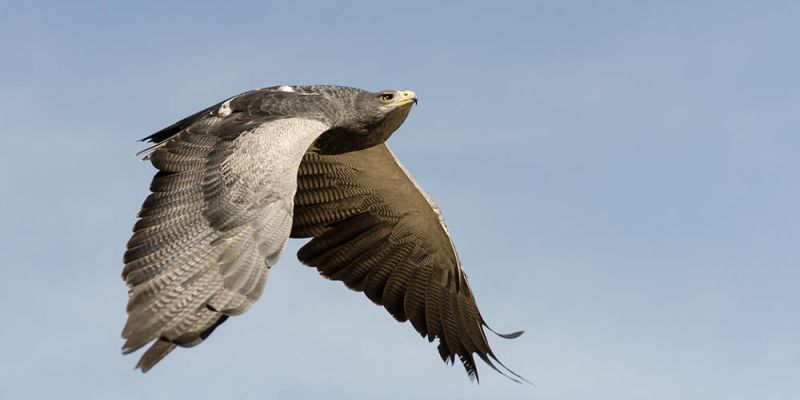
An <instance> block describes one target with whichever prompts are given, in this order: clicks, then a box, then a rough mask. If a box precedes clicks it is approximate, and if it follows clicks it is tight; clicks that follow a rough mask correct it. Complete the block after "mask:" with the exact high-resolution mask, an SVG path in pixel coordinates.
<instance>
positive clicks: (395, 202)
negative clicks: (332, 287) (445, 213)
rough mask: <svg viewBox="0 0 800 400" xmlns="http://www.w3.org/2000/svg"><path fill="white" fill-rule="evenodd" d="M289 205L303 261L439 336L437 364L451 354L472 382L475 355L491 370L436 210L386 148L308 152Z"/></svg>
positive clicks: (480, 325)
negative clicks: (303, 241)
mask: <svg viewBox="0 0 800 400" xmlns="http://www.w3.org/2000/svg"><path fill="white" fill-rule="evenodd" d="M295 202H296V204H297V208H296V209H295V217H294V222H293V226H292V236H293V237H313V239H312V240H311V241H310V242H308V243H307V244H306V245H305V246H303V247H302V248H301V249H300V250H299V252H298V254H297V255H298V258H299V259H300V261H302V262H303V263H305V264H307V265H310V266H313V267H316V268H317V270H318V271H319V272H320V274H322V275H323V276H325V277H327V278H329V279H332V280H339V281H342V282H344V284H345V285H346V286H347V287H349V288H352V289H355V290H359V291H363V292H364V293H365V294H366V296H367V297H368V298H369V299H370V300H372V301H373V302H375V303H377V304H379V305H382V306H384V308H386V310H387V311H389V313H391V314H392V316H394V317H395V318H396V319H397V320H398V321H406V320H408V321H410V322H411V324H412V326H413V327H414V329H416V330H417V331H418V332H419V333H420V334H421V335H422V336H426V337H427V338H428V340H429V341H433V340H434V339H438V341H439V346H438V350H439V355H440V356H441V357H442V360H444V361H446V362H450V363H452V362H453V361H454V360H455V358H456V357H458V359H459V361H460V362H461V363H462V364H463V366H464V368H465V369H466V371H467V373H468V374H469V376H470V377H471V378H473V379H477V378H478V371H477V367H476V365H475V359H474V356H473V355H475V354H477V355H478V357H479V358H481V359H482V360H484V361H486V362H487V364H488V365H489V366H490V367H492V368H493V369H497V368H496V367H495V366H494V365H493V364H492V362H491V360H496V358H495V357H494V354H493V353H492V350H491V347H490V346H489V343H488V341H487V339H486V335H485V333H484V328H488V326H486V324H485V322H484V320H483V317H482V316H481V314H480V312H479V311H478V308H477V305H476V303H475V298H474V296H473V294H472V291H471V289H470V287H469V284H468V282H467V277H466V275H465V274H464V272H463V270H462V269H461V264H460V261H459V259H458V255H457V254H456V251H455V248H454V247H453V244H452V241H451V239H450V236H449V232H448V231H447V228H446V227H445V225H444V221H443V219H442V218H441V215H440V214H439V211H438V207H436V205H435V204H434V203H433V202H432V201H431V200H430V198H429V197H428V196H427V195H426V194H425V192H424V191H422V189H421V188H420V187H419V185H417V184H416V182H414V180H413V179H412V178H411V177H410V176H409V175H408V173H407V172H406V171H405V169H404V168H403V167H402V166H401V165H400V164H399V163H398V162H397V160H396V158H395V157H394V155H393V154H392V153H391V151H390V150H389V149H388V147H386V146H385V145H378V146H375V147H372V148H369V149H365V150H360V151H356V152H351V153H345V154H340V155H319V154H316V153H314V152H309V153H307V154H306V155H305V157H304V159H303V163H302V164H301V166H300V170H299V175H298V191H297V194H296V195H295ZM498 363H499V362H498ZM500 365H502V364H500ZM498 371H499V370H498ZM500 372H501V373H503V372H502V371H500ZM509 372H510V373H511V374H512V375H513V376H511V379H514V380H518V379H524V378H521V377H519V376H518V375H516V374H514V373H513V372H512V371H509ZM504 375H506V374H505V373H504ZM507 376H508V375H507ZM515 377H516V378H515Z"/></svg>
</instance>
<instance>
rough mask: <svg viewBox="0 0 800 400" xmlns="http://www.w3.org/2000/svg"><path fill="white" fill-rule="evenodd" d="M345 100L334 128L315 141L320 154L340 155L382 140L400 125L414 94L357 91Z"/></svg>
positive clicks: (412, 103) (393, 91) (414, 96)
mask: <svg viewBox="0 0 800 400" xmlns="http://www.w3.org/2000/svg"><path fill="white" fill-rule="evenodd" d="M341 100H346V101H347V103H349V104H344V110H343V112H342V113H341V114H340V117H339V118H338V120H337V121H336V122H335V124H334V127H333V128H331V129H329V130H327V131H325V132H324V133H323V134H322V135H320V137H319V138H318V139H317V140H316V142H314V144H315V147H316V148H317V151H318V152H319V153H321V154H340V153H346V152H349V151H356V150H361V149H366V148H368V147H372V146H375V145H377V144H380V143H383V142H385V141H386V139H388V138H389V136H391V135H392V133H393V132H394V131H396V130H397V128H399V127H400V125H402V124H403V121H405V119H406V117H407V116H408V113H409V112H410V111H411V106H412V105H414V104H416V103H417V95H416V94H415V93H414V92H412V91H410V90H404V91H400V90H383V91H380V92H377V93H373V92H366V91H359V92H358V93H355V94H354V95H353V96H351V97H349V98H347V99H341Z"/></svg>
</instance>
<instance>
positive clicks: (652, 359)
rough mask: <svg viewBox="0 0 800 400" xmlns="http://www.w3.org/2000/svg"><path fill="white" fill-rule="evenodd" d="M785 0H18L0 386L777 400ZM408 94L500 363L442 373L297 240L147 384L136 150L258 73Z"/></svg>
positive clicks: (788, 59)
mask: <svg viewBox="0 0 800 400" xmlns="http://www.w3.org/2000/svg"><path fill="white" fill-rule="evenodd" d="M798 20H800V5H798V3H797V2H792V1H770V2H744V1H671V2H651V1H627V2H618V1H602V2H601V1H524V2H522V1H521V2H511V1H509V2H491V3H490V2H468V1H459V2H435V3H434V2H428V1H411V0H408V1H402V2H398V1H393V2H375V1H363V2H353V1H342V2H309V1H293V2H266V1H258V2H220V1H215V2H201V1H192V2H174V1H159V2H152V3H148V2H108V3H105V2H82V1H73V2H61V1H53V2H35V1H31V2H15V3H13V4H6V5H4V6H3V12H2V13H1V14H0V49H2V62H1V63H0V93H2V96H0V121H2V128H0V144H1V146H0V149H1V150H0V151H2V157H0V179H2V180H1V181H2V183H3V190H2V194H3V195H2V196H0V209H2V210H3V216H4V221H3V223H2V226H0V246H2V253H3V255H4V260H3V263H2V264H3V265H2V273H3V278H2V279H0V299H2V303H3V304H4V312H3V322H2V325H1V328H0V341H2V350H0V398H14V399H23V398H59V399H109V398H114V399H141V398H148V399H152V400H156V399H175V398H193V399H206V398H208V399H211V398H222V397H223V396H224V398H243V397H255V396H258V398H294V399H316V398H320V397H323V398H330V399H353V398H381V399H407V398H434V397H438V398H459V399H483V398H503V399H548V400H549V399H553V400H560V399H587V398H590V399H597V400H602V399H614V400H620V399H636V400H639V399H665V400H666V399H676V398H680V399H685V400H691V399H709V398H724V399H728V400H735V399H753V398H758V399H764V400H767V399H780V400H783V399H787V398H791V397H792V396H796V395H797V393H798V392H800V380H799V379H798V376H800V366H798V359H800V340H798V338H799V336H798V332H800V318H798V314H797V310H798V307H799V306H800V291H799V290H798V283H799V282H800V268H798V267H799V266H798V260H799V259H800V246H798V240H800V216H799V214H798V205H800V181H798V173H799V172H800V158H798V157H797V153H798V150H800V135H798V126H799V125H800V94H799V93H800V74H798V68H800V42H798V41H797V38H798V37H800V25H798V24H797V21H798ZM280 84H339V85H348V86H355V87H360V88H364V89H368V90H373V91H377V90H381V89H388V88H394V89H403V90H414V91H415V92H416V93H417V95H418V96H419V98H420V102H419V105H418V106H417V107H415V108H414V110H413V111H412V113H411V114H410V116H409V118H408V120H407V121H406V122H405V124H404V125H403V126H402V127H401V128H400V130H399V131H398V132H396V133H395V135H394V136H393V137H392V138H391V139H390V141H389V145H390V146H391V147H392V148H393V150H394V151H395V153H396V154H397V156H398V157H399V158H400V159H401V160H402V161H403V163H404V164H405V166H406V167H407V168H408V169H409V170H410V171H411V173H412V174H413V175H414V176H415V177H416V179H417V180H418V181H419V183H420V184H421V185H422V186H423V187H425V188H426V190H427V191H428V193H429V194H430V195H431V196H432V197H433V198H434V199H435V200H436V201H437V203H438V204H439V206H440V207H441V209H442V210H443V212H444V215H445V217H446V218H447V222H448V226H449V228H450V231H451V232H452V235H453V239H454V242H455V244H456V245H457V247H458V249H459V253H460V256H461V259H462V261H463V264H464V269H465V270H466V271H467V273H468V274H469V276H470V282H471V284H472V287H473V291H474V292H475V295H476V297H477V300H478V304H479V306H480V308H481V311H482V313H483V314H484V316H485V317H486V319H487V321H488V322H489V323H490V324H491V325H492V326H493V327H494V328H496V329H497V330H498V331H505V332H509V331H514V330H525V331H526V333H525V334H524V335H523V336H521V337H519V338H517V339H514V340H505V339H501V338H498V337H495V336H493V335H489V340H490V343H491V344H492V346H493V348H494V350H495V353H496V354H497V355H498V357H499V358H500V359H501V360H502V361H503V362H504V363H505V364H506V365H508V366H509V367H510V368H512V369H513V370H515V371H516V372H518V373H520V374H521V375H523V376H525V377H526V378H528V379H529V380H530V381H532V382H533V383H535V385H536V386H535V387H534V386H530V385H518V384H515V383H513V382H510V381H508V380H507V379H505V378H503V377H502V376H499V375H498V374H496V373H494V372H493V371H491V370H490V369H489V368H487V367H486V366H485V365H479V370H480V372H481V381H480V384H479V385H478V384H475V383H471V382H470V381H469V379H468V378H467V375H466V374H465V373H464V371H463V369H462V368H461V367H460V366H458V365H456V366H455V367H451V366H446V365H444V364H442V362H441V360H440V359H439V356H438V354H437V352H436V348H435V345H434V344H430V343H427V341H425V340H423V339H421V338H420V337H419V336H418V335H417V334H416V332H415V331H414V330H413V329H412V327H411V326H410V325H409V324H399V323H397V322H395V321H394V320H393V318H391V316H390V315H389V314H388V313H386V312H385V310H383V309H382V308H381V307H378V306H375V305H373V304H372V303H370V302H369V301H368V300H367V299H366V298H365V297H364V296H363V295H362V294H359V293H356V292H352V291H349V290H347V289H345V288H344V286H343V285H342V284H341V283H339V282H331V281H327V280H325V279H322V278H321V277H319V276H318V274H317V272H316V271H315V270H313V269H312V268H308V267H305V266H302V265H301V264H300V263H299V262H298V261H297V260H296V257H295V252H296V250H297V249H298V248H299V247H300V245H302V243H303V242H302V241H295V240H293V241H291V242H290V244H289V247H288V248H287V250H286V252H285V253H284V257H283V259H282V260H281V262H280V263H279V264H278V265H277V266H276V267H275V268H273V269H272V270H271V273H270V278H269V281H268V282H267V287H266V290H265V292H264V295H263V296H262V297H261V299H260V301H259V302H258V303H257V304H256V305H255V306H254V307H253V308H252V309H251V310H250V311H249V312H247V313H246V314H245V315H243V316H238V317H235V318H232V319H230V320H228V322H226V323H225V324H224V325H222V326H221V327H220V328H219V329H217V330H216V332H215V333H214V334H213V335H212V336H211V337H210V338H209V340H207V341H206V342H205V343H203V344H202V345H201V346H198V347H195V348H192V349H178V350H176V351H175V352H173V353H172V354H170V355H169V357H167V358H166V359H165V360H163V361H162V362H161V363H160V364H159V365H157V366H156V367H155V368H154V369H153V370H152V371H151V372H150V373H148V374H146V375H143V374H141V373H139V372H138V371H134V370H133V367H134V365H135V363H136V360H137V358H138V355H140V354H141V353H137V354H136V355H133V356H122V355H121V354H120V348H121V346H122V340H121V338H120V332H121V329H122V326H123V324H124V321H125V317H126V316H125V304H126V301H127V289H126V287H125V285H124V282H122V280H121V279H120V272H121V270H122V253H123V251H124V247H125V242H126V241H127V240H128V238H129V236H130V232H131V226H132V224H133V222H134V220H135V215H136V212H137V211H138V208H139V206H140V204H141V202H142V201H143V200H144V198H145V196H146V195H147V193H148V190H147V189H148V184H149V182H150V179H151V177H152V175H153V173H154V170H153V168H152V167H151V166H150V165H149V164H148V163H146V162H142V161H141V160H140V159H139V158H137V157H136V156H135V153H136V152H137V151H139V150H141V149H142V148H144V146H143V144H142V143H139V142H137V140H138V139H140V138H142V137H144V136H147V135H148V134H150V133H152V132H154V131H156V130H158V129H160V128H162V127H164V126H166V125H169V124H171V123H172V122H174V121H176V120H177V119H180V118H182V117H184V116H186V115H189V114H191V113H193V112H195V111H197V110H199V109H202V108H204V107H206V106H208V105H211V104H215V103H216V102H218V101H220V100H222V99H224V98H227V97H229V96H231V95H234V94H237V93H240V92H243V91H245V90H249V89H253V88H259V87H265V86H271V85H280Z"/></svg>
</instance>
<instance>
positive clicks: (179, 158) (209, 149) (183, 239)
mask: <svg viewBox="0 0 800 400" xmlns="http://www.w3.org/2000/svg"><path fill="white" fill-rule="evenodd" d="M220 107H222V108H220V112H219V113H215V111H214V110H212V109H208V110H204V111H203V112H201V113H198V114H196V115H195V116H192V117H189V118H187V119H186V120H184V121H181V122H180V123H177V124H176V125H173V126H172V127H170V128H167V129H166V130H164V131H162V132H163V134H162V133H158V134H156V135H161V136H158V137H156V135H154V136H153V137H151V139H153V140H154V141H156V142H160V143H158V144H157V145H156V146H155V147H154V148H153V149H152V152H151V153H150V154H149V155H148V157H149V159H150V160H151V162H152V163H153V165H154V166H155V167H156V168H157V169H158V170H159V172H158V173H157V174H156V176H155V177H154V178H153V182H152V184H151V186H150V190H151V191H152V194H150V195H149V197H148V198H147V199H146V200H145V202H144V204H143V206H142V209H141V211H140V212H139V216H138V217H139V219H138V221H137V222H136V224H135V226H134V228H133V231H134V233H133V237H131V239H130V241H129V242H128V245H127V250H126V252H125V258H124V262H125V268H124V270H123V272H122V277H123V279H124V280H125V281H126V282H127V284H128V287H129V296H130V297H129V301H128V322H127V324H126V325H125V328H124V330H123V332H122V336H123V338H124V339H125V340H126V342H125V345H124V347H123V352H124V353H126V354H127V353H130V352H133V351H135V350H137V349H139V348H141V347H142V346H144V345H146V344H148V343H150V342H152V341H154V340H155V341H156V342H155V344H153V346H151V347H150V349H149V350H148V351H147V352H145V353H144V355H143V356H142V358H141V359H140V360H139V363H138V365H137V367H139V368H141V369H142V370H143V371H147V370H148V369H150V368H151V367H152V366H153V365H154V364H155V363H157V362H158V361H159V360H161V359H162V358H163V357H164V356H166V355H167V354H168V353H169V352H170V351H171V350H172V349H174V348H175V346H176V345H178V346H184V347H189V346H194V345H197V344H199V343H200V342H202V341H203V340H204V339H205V338H206V337H207V336H208V335H209V334H211V332H212V331H213V330H214V329H215V328H216V327H217V326H218V325H219V324H221V323H222V322H224V321H225V319H226V318H227V317H228V316H230V315H236V314H241V313H243V312H245V311H247V309H248V308H249V307H250V306H251V305H252V304H253V302H254V301H256V300H257V299H258V297H259V296H260V295H261V292H262V290H263V288H264V283H265V281H266V278H267V273H268V271H269V267H270V266H272V265H274V264H275V263H276V262H277V260H278V258H279V257H280V254H281V252H282V251H283V248H284V246H285V244H286V241H287V240H288V237H289V232H290V230H291V223H292V222H291V221H292V207H293V198H294V193H295V188H296V177H297V169H298V166H299V164H300V161H301V159H302V157H303V154H304V153H305V152H306V150H307V149H308V147H309V145H310V144H311V143H312V142H313V140H314V139H315V138H316V137H317V136H319V135H320V134H321V133H322V132H323V131H325V130H326V129H327V128H328V127H327V126H326V125H325V124H324V123H322V122H319V121H312V120H307V119H300V118H281V119H274V118H273V119H270V118H262V119H261V120H258V119H254V118H251V117H249V116H246V115H243V116H241V118H239V117H238V116H237V115H233V116H230V117H228V115H229V114H230V111H229V109H226V108H225V107H226V103H222V105H221V106H220ZM225 117H228V118H227V119H226V118H225ZM170 130H171V131H170Z"/></svg>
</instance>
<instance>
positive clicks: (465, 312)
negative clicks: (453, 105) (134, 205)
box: [122, 85, 524, 381]
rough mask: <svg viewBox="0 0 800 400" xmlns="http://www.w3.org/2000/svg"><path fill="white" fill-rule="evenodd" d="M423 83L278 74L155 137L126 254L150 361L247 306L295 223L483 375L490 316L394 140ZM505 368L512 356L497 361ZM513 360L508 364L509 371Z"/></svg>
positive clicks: (335, 275)
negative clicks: (376, 86) (367, 84)
mask: <svg viewBox="0 0 800 400" xmlns="http://www.w3.org/2000/svg"><path fill="white" fill-rule="evenodd" d="M415 104H417V96H416V94H415V93H414V92H412V91H399V90H383V91H380V92H369V91H365V90H361V89H356V88H351V87H343V86H333V85H312V86H288V85H283V86H272V87H267V88H263V89H258V90H252V91H248V92H244V93H242V94H239V95H236V96H233V97H231V98H228V99H226V100H224V101H222V102H219V103H217V104H215V105H213V106H211V107H208V108H206V109H204V110H202V111H200V112H197V113H195V114H194V115H191V116H189V117H187V118H184V119H182V120H180V121H178V122H176V123H174V124H172V125H170V126H168V127H166V128H164V129H162V130H160V131H158V132H156V133H154V134H152V135H150V136H148V137H146V138H144V139H142V141H148V142H151V143H152V146H151V147H149V148H147V149H145V150H144V151H142V152H140V154H144V158H145V159H147V160H149V161H150V162H151V163H152V165H153V166H154V167H155V168H156V169H157V170H158V172H157V173H156V174H155V176H154V177H153V180H152V183H151V185H150V191H151V193H150V194H149V196H148V197H147V198H146V199H145V201H144V203H143V205H142V207H141V210H140V211H139V213H138V216H137V220H136V223H135V225H134V226H133V235H132V237H131V238H130V240H129V241H128V243H127V246H126V250H125V254H124V268H123V271H122V279H123V280H124V281H125V282H126V284H127V287H128V296H129V297H128V305H127V315H128V319H127V323H126V324H125V327H124V329H123V331H122V337H123V339H124V340H125V344H124V345H123V348H122V351H123V353H124V354H128V353H131V352H134V351H136V350H138V349H140V348H142V347H144V346H145V345H148V344H151V346H150V347H149V348H148V349H147V350H146V351H145V352H144V354H143V355H142V356H141V358H140V360H139V362H138V364H137V368H139V369H141V371H142V372H147V371H148V370H150V369H151V368H152V367H153V366H154V365H155V364H156V363H158V362H159V361H160V360H162V359H163V358H164V357H165V356H166V355H167V354H169V353H170V352H171V351H172V350H173V349H175V347H176V346H181V347H192V346H196V345H198V344H200V343H201V342H203V341H204V340H206V339H207V338H208V336H209V335H211V333H212V332H213V331H214V330H215V329H216V328H217V327H219V326H220V324H222V323H223V322H225V321H226V320H227V319H228V317H230V316H235V315H239V314H242V313H244V312H245V311H247V310H248V309H249V308H250V307H251V306H252V305H253V303H254V302H255V301H256V300H258V298H259V297H260V296H261V293H262V291H263V289H264V285H265V283H266V280H267V275H268V274H269V270H270V268H272V266H274V265H275V264H276V263H277V262H278V259H279V258H280V256H281V253H282V252H283V249H284V247H285V246H286V243H287V241H288V239H289V238H290V237H292V238H311V239H310V241H308V243H306V244H305V245H304V246H303V247H302V248H301V249H300V250H299V251H298V253H297V257H298V259H299V260H300V261H301V262H302V263H303V264H306V265H308V266H311V267H314V268H316V269H317V270H318V271H319V273H320V274H321V275H322V276H324V277H325V278H328V279H331V280H336V281H341V282H343V283H344V285H346V286H347V287H348V288H350V289H353V290H356V291H359V292H363V293H364V294H365V295H366V296H367V298H369V299H370V300H372V301H373V302H374V303H376V304H378V305H381V306H383V307H384V308H385V309H386V310H387V311H388V312H389V313H390V314H391V315H392V316H393V317H394V318H395V319H396V320H398V321H401V322H404V321H410V322H411V325H412V326H413V327H414V329H416V330H417V331H418V332H419V333H420V334H421V335H422V336H423V337H427V339H428V341H430V342H432V341H434V340H435V339H436V340H438V351H439V355H440V356H441V358H442V360H443V361H445V362H446V363H450V364H453V363H454V361H455V359H456V357H457V358H458V359H459V361H460V362H461V363H462V364H463V366H464V368H465V369H466V371H467V373H468V375H469V377H470V378H471V379H474V380H477V379H478V370H477V367H476V365H475V355H477V357H478V358H480V359H481V360H483V361H484V362H485V363H486V364H487V365H489V366H490V367H491V368H493V369H494V370H496V371H498V372H500V373H501V374H503V375H505V376H507V377H509V378H511V379H512V380H515V381H520V380H524V378H522V377H521V376H519V375H518V374H516V373H514V372H513V371H511V370H509V369H508V368H506V367H505V366H504V365H503V364H502V363H501V362H500V361H499V360H498V359H497V357H496V356H495V354H494V353H493V352H492V349H491V347H490V346H489V343H488V341H487V338H486V334H485V330H484V328H486V329H489V330H490V331H492V332H494V333H495V334H497V335H499V336H501V337H504V338H514V337H517V336H519V335H520V334H522V332H521V331H520V332H514V333H511V334H499V333H497V332H495V331H493V330H491V328H489V326H488V325H487V324H486V321H485V320H484V318H483V316H482V315H481V313H480V312H479V311H478V307H477V304H476V302H475V297H474V296H473V292H472V289H471V288H470V285H469V281H468V279H467V276H466V274H465V273H464V270H463V269H462V267H461V262H460V260H459V257H458V254H457V252H456V249H455V247H454V245H453V241H452V239H451V237H450V234H449V232H448V229H447V226H446V225H445V223H444V219H443V218H442V214H441V212H440V211H439V208H438V207H437V206H436V204H435V203H434V202H433V201H432V200H431V199H430V197H429V196H428V195H427V194H426V193H425V192H424V191H423V190H422V188H421V187H420V186H419V185H418V184H417V182H416V181H415V180H414V179H413V178H412V177H411V175H410V174H409V173H408V171H407V170H406V169H405V168H404V167H403V166H402V165H401V164H400V162H398V160H397V158H396V157H395V156H394V154H393V153H392V152H391V150H389V147H387V146H386V144H385V142H386V140H387V139H388V138H389V136H390V135H391V134H392V133H393V132H394V131H395V130H397V129H398V128H399V127H400V125H401V124H402V123H403V122H404V121H405V119H406V117H407V116H408V114H409V112H410V111H411V108H412V106H413V105H415ZM495 364H497V365H499V366H500V367H498V366H497V365H495ZM500 368H502V369H500Z"/></svg>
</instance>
